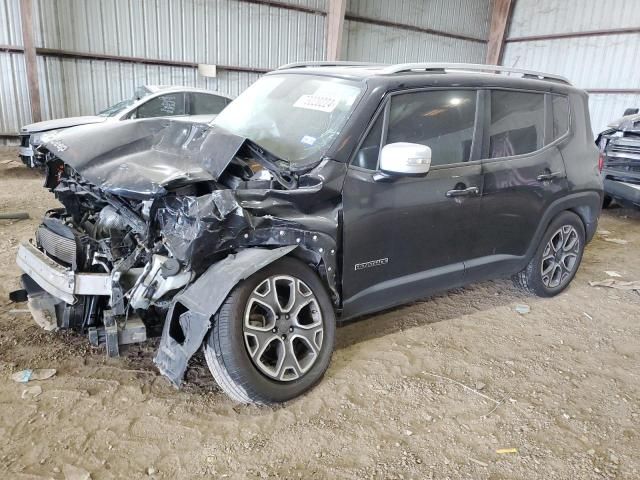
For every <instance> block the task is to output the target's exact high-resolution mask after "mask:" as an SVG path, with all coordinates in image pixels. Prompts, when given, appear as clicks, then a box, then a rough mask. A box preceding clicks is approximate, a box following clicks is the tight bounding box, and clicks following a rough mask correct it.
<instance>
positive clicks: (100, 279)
mask: <svg viewBox="0 0 640 480" xmlns="http://www.w3.org/2000/svg"><path fill="white" fill-rule="evenodd" d="M16 263H17V264H18V266H19V267H20V268H21V269H22V271H23V272H24V273H26V274H27V275H29V277H31V278H32V279H33V281H34V282H36V283H37V284H38V285H40V286H41V287H42V289H43V290H44V291H45V292H47V293H49V294H51V295H53V296H54V297H57V298H60V299H62V300H64V301H65V302H66V303H68V304H70V305H73V304H74V303H76V298H75V295H105V296H110V295H111V276H110V275H109V274H107V273H75V272H73V271H72V270H71V269H70V268H68V267H65V266H64V265H60V264H59V263H57V262H56V261H55V260H53V259H51V258H49V257H48V256H47V255H45V254H44V253H43V252H41V251H40V250H38V249H37V248H36V247H34V246H33V245H32V244H30V243H28V242H23V243H22V244H21V245H20V247H19V248H18V256H17V258H16Z"/></svg>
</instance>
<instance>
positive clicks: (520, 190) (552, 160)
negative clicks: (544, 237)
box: [466, 89, 569, 281]
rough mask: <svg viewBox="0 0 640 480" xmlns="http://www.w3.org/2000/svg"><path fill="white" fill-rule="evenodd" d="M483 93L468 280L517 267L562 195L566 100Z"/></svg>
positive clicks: (530, 94)
mask: <svg viewBox="0 0 640 480" xmlns="http://www.w3.org/2000/svg"><path fill="white" fill-rule="evenodd" d="M487 94H488V96H489V101H488V102H487V112H486V117H487V122H486V123H485V129H484V135H483V136H484V144H483V161H482V166H483V174H484V192H483V198H482V202H481V214H480V216H481V218H482V223H483V224H482V226H481V227H480V228H479V229H478V231H477V232H476V235H475V236H474V240H475V242H476V252H475V253H477V254H478V257H476V258H474V259H472V260H468V261H467V262H466V269H467V277H468V280H469V281H471V280H474V279H475V278H476V277H480V278H481V277H486V276H495V275H496V274H499V273H501V272H511V271H512V270H513V268H514V266H517V265H519V264H520V263H521V262H522V259H523V256H524V255H525V253H526V252H527V250H528V248H529V246H530V245H531V244H532V242H533V240H534V237H535V233H536V230H537V228H538V226H539V225H540V222H541V220H542V216H543V214H544V212H545V211H546V209H547V208H548V207H549V205H550V204H551V203H552V202H553V201H555V200H556V199H558V198H560V197H561V196H563V195H564V194H565V193H566V191H567V178H566V172H565V167H564V162H563V159H562V155H561V153H560V150H559V148H558V144H559V143H560V142H561V141H562V139H563V138H566V135H567V133H568V127H569V113H568V104H567V103H566V97H560V96H556V95H551V94H545V93H542V92H531V91H518V90H500V89H494V90H490V91H488V92H487ZM554 104H555V105H556V110H557V111H558V119H557V121H556V122H555V123H556V126H555V130H554V121H553V106H554Z"/></svg>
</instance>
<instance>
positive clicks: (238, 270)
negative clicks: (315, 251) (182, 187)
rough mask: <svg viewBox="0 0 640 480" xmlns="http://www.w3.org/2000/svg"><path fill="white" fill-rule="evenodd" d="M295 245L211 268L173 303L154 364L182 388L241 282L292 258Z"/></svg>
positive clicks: (250, 251) (247, 252)
mask: <svg viewBox="0 0 640 480" xmlns="http://www.w3.org/2000/svg"><path fill="white" fill-rule="evenodd" d="M296 247H297V246H296V245H288V246H283V247H278V248H273V249H267V248H257V247H256V248H246V249H243V250H240V251H239V252H237V253H235V254H231V255H229V256H227V257H225V258H224V259H222V260H220V261H219V262H216V263H214V264H213V265H211V266H210V267H209V268H208V269H207V270H206V271H205V272H204V273H203V274H202V275H200V277H199V278H198V279H197V280H196V281H195V282H193V283H192V284H191V285H189V286H188V287H187V288H186V289H185V290H183V291H182V292H180V293H178V294H177V295H176V296H175V297H174V298H173V300H172V302H171V306H170V307H169V310H168V312H167V316H166V319H165V322H164V327H163V330H162V337H161V340H160V346H159V347H158V352H157V353H156V356H155V358H154V359H153V361H154V363H155V364H156V366H157V367H158V369H159V370H160V373H162V374H163V375H165V376H166V377H167V378H168V379H169V380H170V381H171V383H173V384H174V385H175V386H176V387H179V386H180V385H181V383H182V378H183V377H184V372H185V371H186V369H187V363H188V361H189V359H190V358H191V357H192V356H193V354H194V353H195V352H196V351H197V350H198V348H200V345H202V342H203V340H204V337H205V336H206V334H207V332H208V331H209V328H210V327H211V322H210V319H211V317H212V316H213V315H214V314H215V313H216V312H217V311H218V310H219V308H220V306H221V305H222V303H223V302H224V300H225V299H226V298H227V296H228V295H229V293H230V292H231V290H233V288H234V287H235V286H236V285H237V284H238V283H239V282H241V281H242V280H244V279H246V278H248V277H250V276H251V275H253V274H254V273H256V272H258V271H259V270H262V269H263V268H265V267H266V266H268V265H270V264H272V263H273V262H275V261H276V260H278V259H280V258H282V257H284V256H285V255H287V254H290V253H291V252H292V251H293V250H294V249H296Z"/></svg>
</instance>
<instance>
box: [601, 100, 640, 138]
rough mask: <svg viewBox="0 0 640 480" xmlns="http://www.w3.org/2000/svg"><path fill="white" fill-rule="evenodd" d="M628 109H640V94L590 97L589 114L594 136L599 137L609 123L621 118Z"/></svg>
mask: <svg viewBox="0 0 640 480" xmlns="http://www.w3.org/2000/svg"><path fill="white" fill-rule="evenodd" d="M627 108H640V94H639V95H634V94H625V95H609V94H598V93H596V94H591V95H589V112H590V114H591V125H592V127H593V133H594V135H598V133H599V132H601V131H603V130H604V129H606V128H607V125H608V124H609V123H611V122H612V121H614V120H616V119H617V118H620V117H621V116H622V114H623V113H624V111H625V109H627Z"/></svg>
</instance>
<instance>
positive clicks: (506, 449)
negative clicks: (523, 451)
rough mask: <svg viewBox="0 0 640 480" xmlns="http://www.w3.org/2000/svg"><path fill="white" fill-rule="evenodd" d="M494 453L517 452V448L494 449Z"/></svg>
mask: <svg viewBox="0 0 640 480" xmlns="http://www.w3.org/2000/svg"><path fill="white" fill-rule="evenodd" d="M496 453H498V454H505V453H518V449H517V448H499V449H497V450H496Z"/></svg>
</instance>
